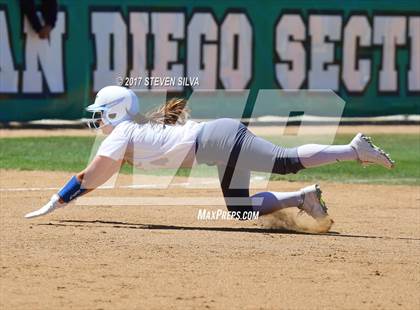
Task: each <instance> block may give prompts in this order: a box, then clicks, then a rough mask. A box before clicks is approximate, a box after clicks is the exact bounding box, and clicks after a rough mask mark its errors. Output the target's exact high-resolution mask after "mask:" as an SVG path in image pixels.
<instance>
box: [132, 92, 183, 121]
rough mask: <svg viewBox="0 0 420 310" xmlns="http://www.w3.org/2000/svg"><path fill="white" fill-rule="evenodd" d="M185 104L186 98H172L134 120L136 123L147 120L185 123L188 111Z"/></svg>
mask: <svg viewBox="0 0 420 310" xmlns="http://www.w3.org/2000/svg"><path fill="white" fill-rule="evenodd" d="M186 105H187V100H185V99H184V98H172V99H169V100H168V101H167V102H166V103H165V104H163V105H161V106H160V107H158V108H156V109H155V110H152V111H150V112H148V113H146V115H144V116H141V117H140V118H138V119H137V120H136V121H137V122H138V123H144V122H147V121H149V122H152V123H157V124H162V125H164V124H168V125H174V124H185V122H186V121H187V119H188V117H189V112H190V110H189V109H188V107H187V106H186Z"/></svg>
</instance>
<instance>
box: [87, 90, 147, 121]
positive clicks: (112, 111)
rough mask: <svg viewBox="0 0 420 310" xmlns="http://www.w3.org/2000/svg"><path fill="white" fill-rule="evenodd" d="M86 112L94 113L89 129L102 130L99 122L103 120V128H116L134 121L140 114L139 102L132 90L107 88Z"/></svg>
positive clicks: (97, 96) (99, 93) (98, 95)
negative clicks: (128, 121)
mask: <svg viewBox="0 0 420 310" xmlns="http://www.w3.org/2000/svg"><path fill="white" fill-rule="evenodd" d="M86 110H87V111H88V112H92V113H93V114H92V120H91V121H90V122H89V127H91V128H96V129H97V128H100V126H99V120H102V122H103V126H105V125H112V126H114V127H115V126H117V125H118V124H119V123H121V122H123V121H126V120H131V119H133V118H134V116H135V115H136V114H138V113H139V101H138V98H137V96H136V94H135V93H134V92H133V91H132V90H131V89H128V88H125V87H121V86H106V87H104V88H102V89H101V90H100V91H99V92H98V94H97V95H96V99H95V102H94V103H93V104H91V105H89V106H88V107H87V108H86Z"/></svg>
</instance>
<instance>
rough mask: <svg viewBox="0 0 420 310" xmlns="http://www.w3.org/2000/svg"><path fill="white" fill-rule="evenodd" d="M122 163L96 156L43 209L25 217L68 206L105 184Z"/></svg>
mask: <svg viewBox="0 0 420 310" xmlns="http://www.w3.org/2000/svg"><path fill="white" fill-rule="evenodd" d="M121 163H122V161H121V160H120V161H116V160H113V159H111V158H109V157H105V156H97V157H95V158H94V159H93V161H92V162H91V163H90V164H89V166H88V167H87V168H86V169H84V170H83V171H81V172H80V173H78V174H77V175H75V176H73V177H72V178H71V179H70V180H69V181H68V182H67V184H66V185H64V187H63V188H62V189H61V190H60V191H59V192H58V193H57V194H54V195H53V196H52V197H51V199H50V201H49V202H48V203H47V204H46V205H44V206H43V207H42V208H41V209H38V210H36V211H33V212H30V213H28V214H26V215H25V217H26V218H33V217H38V216H42V215H45V214H47V213H50V212H52V211H53V210H55V209H57V208H60V207H64V206H66V205H67V204H68V203H69V202H71V201H72V200H74V199H76V198H77V197H79V196H81V195H84V194H86V193H88V192H90V191H92V190H94V189H95V188H97V187H99V186H101V185H102V184H104V183H105V182H106V181H107V180H108V179H109V178H110V177H111V176H112V175H114V173H116V172H117V171H118V170H119V169H120V167H121Z"/></svg>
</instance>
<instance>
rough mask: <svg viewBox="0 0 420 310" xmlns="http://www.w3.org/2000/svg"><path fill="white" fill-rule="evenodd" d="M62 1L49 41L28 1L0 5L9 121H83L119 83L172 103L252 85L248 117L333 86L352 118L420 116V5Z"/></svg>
mask: <svg viewBox="0 0 420 310" xmlns="http://www.w3.org/2000/svg"><path fill="white" fill-rule="evenodd" d="M59 5H60V7H59V13H58V18H57V23H56V26H55V28H54V30H53V32H52V33H51V36H50V40H41V39H39V38H38V36H37V35H36V33H34V31H33V30H32V28H31V27H30V26H29V24H28V23H27V21H26V19H25V18H23V17H22V15H21V12H20V8H19V1H4V0H0V121H2V122H7V121H28V120H36V119H45V118H58V119H79V118H81V117H83V116H84V112H83V108H84V107H85V106H86V105H87V104H88V103H89V102H91V101H92V100H93V99H94V94H95V92H96V91H97V90H98V89H100V88H101V87H103V86H105V85H111V84H117V83H118V84H126V85H127V86H130V87H132V88H135V89H140V90H143V91H148V90H155V89H166V90H167V91H168V92H169V94H170V95H188V94H189V93H191V91H193V90H195V89H227V90H231V89H250V96H249V100H248V103H247V110H246V113H251V110H252V105H253V98H256V96H257V93H258V91H259V90H262V89H331V90H333V91H334V92H336V93H337V94H338V95H339V96H340V97H341V98H343V100H344V101H345V102H346V107H345V109H344V116H380V115H393V114H420V1H405V0H401V1H371V0H365V1H361V0H357V1H356V0H353V1H331V0H329V1H283V0H276V1H275V0H267V1H256V0H254V1H249V0H243V1H236V0H235V1H233V0H231V1H229V0H226V1H214V0H213V1H192V0H190V1H183V0H175V1H162V0H154V1H148V0H143V1H131V0H120V1H114V0H86V1H81V0H73V1H70V0H60V1H59ZM226 104H229V102H227V103H226ZM281 104H282V102H273V114H275V111H276V109H275V107H276V105H281ZM204 110H205V109H204ZM266 112H267V111H266ZM203 117H205V115H203Z"/></svg>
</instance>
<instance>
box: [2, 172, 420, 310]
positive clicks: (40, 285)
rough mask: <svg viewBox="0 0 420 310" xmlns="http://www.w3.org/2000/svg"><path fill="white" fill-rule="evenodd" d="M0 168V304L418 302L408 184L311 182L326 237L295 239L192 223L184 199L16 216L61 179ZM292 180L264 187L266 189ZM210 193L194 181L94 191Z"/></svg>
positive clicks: (414, 210)
mask: <svg viewBox="0 0 420 310" xmlns="http://www.w3.org/2000/svg"><path fill="white" fill-rule="evenodd" d="M0 175H1V177H0V188H1V191H0V195H1V209H0V210H1V230H0V231H1V248H0V253H1V269H0V272H1V291H0V299H1V301H0V302H1V304H0V308H1V309H59V308H60V309H69V308H78V309H134V308H136V309H138V308H141V309H162V308H168V309H175V308H177V309H198V308H200V309H201V308H204V309H418V307H419V306H420V301H419V297H420V296H419V286H420V262H419V260H418V257H420V231H419V227H420V216H419V201H420V189H419V187H413V186H392V187H390V186H380V185H349V184H346V185H342V184H334V183H321V186H322V188H323V190H324V194H325V200H326V201H327V203H328V205H329V207H330V214H331V216H332V218H333V219H334V220H335V225H334V226H333V227H332V231H331V232H330V233H327V234H302V233H293V232H289V231H284V230H266V229H263V228H261V223H260V222H255V221H251V222H236V221H222V220H219V221H200V220H197V212H198V209H199V208H203V207H200V206H190V205H185V206H176V207H174V206H172V207H170V206H154V207H152V206H109V205H108V206H106V205H104V206H79V205H72V206H68V207H66V208H65V209H63V210H58V211H56V212H54V213H52V214H50V215H47V216H45V217H42V218H39V219H34V220H25V219H23V215H24V214H25V213H26V212H28V211H32V210H34V209H37V208H38V207H40V206H41V205H42V204H43V203H45V202H46V200H47V199H48V198H49V196H50V195H51V194H52V193H53V192H54V190H48V189H45V188H55V187H58V186H60V185H61V184H62V183H63V182H64V181H65V180H66V179H67V178H68V177H69V176H70V175H69V174H68V173H50V172H17V171H5V170H0ZM123 178H128V177H123ZM127 180H128V179H127ZM127 180H125V181H127ZM122 181H124V180H122ZM303 185H306V184H303V183H292V182H272V183H271V184H270V188H271V189H273V190H279V191H287V190H295V189H296V188H299V187H301V186H303ZM25 188H27V189H28V190H24V189H25ZM93 194H94V193H92V195H93ZM219 194H220V193H219V191H218V190H216V189H205V188H204V189H201V190H194V191H193V190H191V189H185V188H169V189H167V190H153V189H136V190H134V189H120V190H116V189H109V190H99V191H98V192H97V193H96V195H98V196H103V195H105V196H127V197H149V196H151V195H160V196H163V197H183V196H185V197H194V196H211V195H219ZM205 208H206V209H209V210H215V209H217V208H218V207H216V206H206V207H205Z"/></svg>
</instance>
